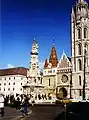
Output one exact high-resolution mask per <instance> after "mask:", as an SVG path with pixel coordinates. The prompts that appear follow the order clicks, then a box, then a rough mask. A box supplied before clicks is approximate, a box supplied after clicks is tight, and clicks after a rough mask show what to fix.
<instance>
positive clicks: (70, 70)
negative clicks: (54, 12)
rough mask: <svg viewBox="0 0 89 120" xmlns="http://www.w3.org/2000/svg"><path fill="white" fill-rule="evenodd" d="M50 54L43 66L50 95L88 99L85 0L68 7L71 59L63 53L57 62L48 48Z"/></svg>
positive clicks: (88, 16) (88, 18)
mask: <svg viewBox="0 0 89 120" xmlns="http://www.w3.org/2000/svg"><path fill="white" fill-rule="evenodd" d="M55 51H56V50H55ZM50 56H51V57H50V58H51V59H52V60H50V59H49V60H47V59H46V61H45V65H44V69H43V82H44V83H45V85H46V87H48V88H49V90H48V93H49V91H50V88H51V89H52V88H53V91H52V90H51V94H56V96H57V97H59V98H60V97H61V98H63V97H68V98H70V97H72V98H74V99H82V98H83V99H85V98H86V99H89V8H88V3H87V2H86V1H84V0H78V1H76V5H75V6H74V7H73V8H72V13H71V58H69V57H67V56H66V54H65V53H64V52H63V54H62V57H61V59H60V60H59V61H58V58H57V54H56V52H52V51H51V55H50ZM53 57H54V58H53ZM53 63H54V64H55V63H56V64H55V66H53ZM54 71H55V72H54Z"/></svg>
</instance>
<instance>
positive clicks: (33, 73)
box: [29, 39, 39, 79]
mask: <svg viewBox="0 0 89 120" xmlns="http://www.w3.org/2000/svg"><path fill="white" fill-rule="evenodd" d="M38 72H39V65H38V44H37V42H36V40H35V39H34V40H33V45H32V50H31V60H30V66H29V76H30V77H32V78H35V79H36V77H37V76H38Z"/></svg>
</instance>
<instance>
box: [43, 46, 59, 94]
mask: <svg viewBox="0 0 89 120" xmlns="http://www.w3.org/2000/svg"><path fill="white" fill-rule="evenodd" d="M57 64H58V58H57V54H56V49H55V46H54V44H53V45H52V50H51V54H50V58H49V60H48V59H46V60H45V64H44V69H43V84H44V86H45V93H46V95H48V94H49V93H50V94H52V95H55V90H56V77H57V76H56V75H57Z"/></svg>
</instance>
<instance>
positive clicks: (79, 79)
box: [79, 75, 81, 85]
mask: <svg viewBox="0 0 89 120" xmlns="http://www.w3.org/2000/svg"><path fill="white" fill-rule="evenodd" d="M79 85H81V76H80V75H79Z"/></svg>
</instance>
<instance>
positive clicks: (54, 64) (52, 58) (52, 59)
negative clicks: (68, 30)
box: [49, 43, 58, 67]
mask: <svg viewBox="0 0 89 120" xmlns="http://www.w3.org/2000/svg"><path fill="white" fill-rule="evenodd" d="M49 63H51V64H52V67H57V64H58V58H57V53H56V49H55V46H54V43H53V45H52V50H51V54H50V58H49Z"/></svg>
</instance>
